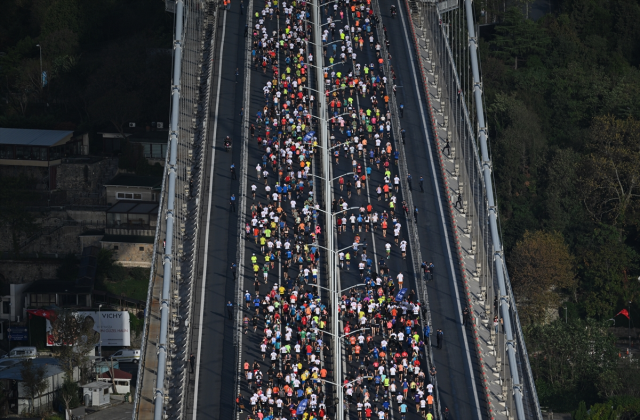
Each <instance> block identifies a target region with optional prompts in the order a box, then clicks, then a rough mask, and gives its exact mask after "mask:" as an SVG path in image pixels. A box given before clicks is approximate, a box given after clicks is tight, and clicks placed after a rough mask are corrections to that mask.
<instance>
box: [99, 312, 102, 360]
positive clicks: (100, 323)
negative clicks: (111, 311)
mask: <svg viewBox="0 0 640 420" xmlns="http://www.w3.org/2000/svg"><path fill="white" fill-rule="evenodd" d="M98 321H99V322H98V325H99V327H98V330H99V331H100V344H99V347H98V356H100V357H102V304H100V305H98Z"/></svg>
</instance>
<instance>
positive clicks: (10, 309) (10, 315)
mask: <svg viewBox="0 0 640 420" xmlns="http://www.w3.org/2000/svg"><path fill="white" fill-rule="evenodd" d="M12 316H13V314H12V307H11V301H9V334H7V338H8V339H9V353H11V337H10V336H11V318H12Z"/></svg>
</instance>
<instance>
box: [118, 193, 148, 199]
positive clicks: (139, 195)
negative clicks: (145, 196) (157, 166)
mask: <svg viewBox="0 0 640 420" xmlns="http://www.w3.org/2000/svg"><path fill="white" fill-rule="evenodd" d="M116 197H117V198H118V200H142V193H135V194H134V193H128V192H119V193H116Z"/></svg>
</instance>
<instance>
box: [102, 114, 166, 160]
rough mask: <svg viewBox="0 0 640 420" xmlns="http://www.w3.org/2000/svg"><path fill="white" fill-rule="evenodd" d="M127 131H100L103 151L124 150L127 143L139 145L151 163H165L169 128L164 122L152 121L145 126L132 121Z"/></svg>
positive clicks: (118, 151)
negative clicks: (137, 125)
mask: <svg viewBox="0 0 640 420" xmlns="http://www.w3.org/2000/svg"><path fill="white" fill-rule="evenodd" d="M125 131H126V132H125V133H123V134H121V133H110V132H99V133H98V134H99V135H101V136H102V151H103V152H104V153H105V154H107V155H117V154H119V153H122V152H124V150H125V143H126V142H128V143H132V144H136V145H139V146H140V147H141V149H142V152H143V155H144V157H145V158H147V160H148V161H149V163H150V164H152V165H153V164H154V163H159V164H160V165H164V163H165V160H166V158H167V150H168V149H167V146H168V144H169V130H168V128H165V124H164V123H162V122H152V123H151V124H147V125H145V126H144V127H136V123H131V124H130V126H129V127H127V128H126V129H125ZM123 139H126V140H123Z"/></svg>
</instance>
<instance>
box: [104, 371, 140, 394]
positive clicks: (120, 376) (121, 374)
mask: <svg viewBox="0 0 640 420" xmlns="http://www.w3.org/2000/svg"><path fill="white" fill-rule="evenodd" d="M113 377H114V378H115V381H116V392H117V393H118V394H128V393H130V392H131V378H133V375H132V374H130V373H129V372H125V371H124V370H120V369H113ZM98 381H100V382H106V383H109V384H110V383H112V379H111V369H108V370H107V371H106V372H104V373H102V374H100V376H98Z"/></svg>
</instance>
